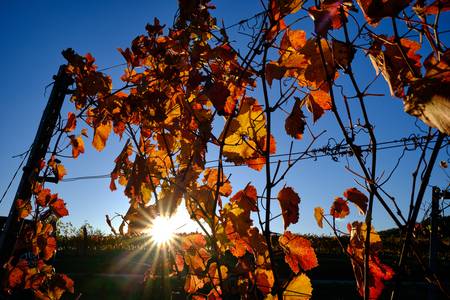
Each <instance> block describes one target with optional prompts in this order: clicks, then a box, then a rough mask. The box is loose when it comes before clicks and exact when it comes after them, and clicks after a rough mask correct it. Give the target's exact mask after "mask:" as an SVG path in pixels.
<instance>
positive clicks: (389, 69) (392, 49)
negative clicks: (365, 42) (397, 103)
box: [368, 36, 421, 97]
mask: <svg viewBox="0 0 450 300" xmlns="http://www.w3.org/2000/svg"><path fill="white" fill-rule="evenodd" d="M400 44H401V46H402V48H403V51H404V52H405V54H406V60H405V59H404V58H403V55H402V52H401V51H400V50H399V48H398V46H397V44H396V43H395V38H394V37H390V38H386V37H383V36H381V38H379V39H374V41H373V43H372V46H371V47H370V48H369V51H368V53H369V58H370V60H371V61H372V65H373V66H374V68H375V71H376V72H377V73H378V72H380V71H381V74H382V75H383V77H384V79H385V80H386V82H387V83H388V85H389V89H390V91H391V94H392V95H395V96H397V97H403V96H404V95H405V92H404V86H406V85H408V84H409V83H411V82H414V81H415V80H417V78H416V76H419V75H420V73H421V63H420V58H421V56H420V55H419V54H417V53H416V52H417V51H418V50H419V49H420V48H421V45H420V44H419V43H418V42H416V41H413V40H409V39H406V38H402V39H400ZM383 47H384V50H382V48H383Z"/></svg>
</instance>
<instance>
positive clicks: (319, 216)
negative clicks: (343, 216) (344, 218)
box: [314, 207, 324, 228]
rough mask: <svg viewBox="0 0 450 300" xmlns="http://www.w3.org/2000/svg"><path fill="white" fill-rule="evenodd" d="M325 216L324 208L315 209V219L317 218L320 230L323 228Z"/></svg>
mask: <svg viewBox="0 0 450 300" xmlns="http://www.w3.org/2000/svg"><path fill="white" fill-rule="evenodd" d="M323 214H324V210H323V208H322V207H316V208H314V218H316V222H317V225H319V227H320V228H323Z"/></svg>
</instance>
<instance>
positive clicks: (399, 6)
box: [356, 0, 411, 26]
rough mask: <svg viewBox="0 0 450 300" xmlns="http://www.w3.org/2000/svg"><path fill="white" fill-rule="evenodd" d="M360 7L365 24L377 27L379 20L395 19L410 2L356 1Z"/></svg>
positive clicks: (390, 0) (399, 0)
mask: <svg viewBox="0 0 450 300" xmlns="http://www.w3.org/2000/svg"><path fill="white" fill-rule="evenodd" d="M356 1H357V2H358V4H359V6H360V7H361V10H362V12H363V13H364V17H365V18H366V20H367V22H368V23H369V24H371V25H373V26H376V25H378V22H380V21H381V19H383V18H386V17H395V16H397V15H398V14H399V13H400V12H401V11H402V10H403V9H405V8H406V7H407V6H408V5H409V3H410V2H411V0H383V1H380V0H356Z"/></svg>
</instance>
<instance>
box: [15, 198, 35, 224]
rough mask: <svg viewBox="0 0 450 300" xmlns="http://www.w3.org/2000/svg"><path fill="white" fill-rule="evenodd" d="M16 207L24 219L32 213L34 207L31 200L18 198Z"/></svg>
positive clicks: (20, 216)
mask: <svg viewBox="0 0 450 300" xmlns="http://www.w3.org/2000/svg"><path fill="white" fill-rule="evenodd" d="M16 209H17V210H18V211H19V218H21V219H24V218H26V217H28V215H29V214H30V213H31V210H32V207H31V203H30V201H24V200H23V199H17V200H16Z"/></svg>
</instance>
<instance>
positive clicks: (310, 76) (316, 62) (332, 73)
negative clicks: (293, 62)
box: [296, 38, 338, 91]
mask: <svg viewBox="0 0 450 300" xmlns="http://www.w3.org/2000/svg"><path fill="white" fill-rule="evenodd" d="M320 46H321V48H322V53H323V59H324V60H325V61H324V62H325V65H326V72H325V67H324V62H323V59H322V54H321V51H320V48H319V46H318V41H317V40H316V39H312V38H310V39H308V40H307V41H306V43H305V45H304V46H303V47H302V48H301V49H300V50H299V53H300V54H302V55H304V56H305V58H306V59H307V60H308V65H307V66H306V68H305V69H304V70H302V72H299V74H298V76H296V78H297V80H298V84H299V85H300V86H301V87H304V86H308V87H310V88H311V89H314V90H316V89H321V90H324V91H328V90H329V89H330V87H329V86H328V83H327V73H328V76H329V77H330V78H331V79H336V78H337V76H338V73H337V72H336V66H335V61H334V59H333V54H332V51H331V48H330V47H329V46H328V42H327V41H326V40H325V39H320Z"/></svg>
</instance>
